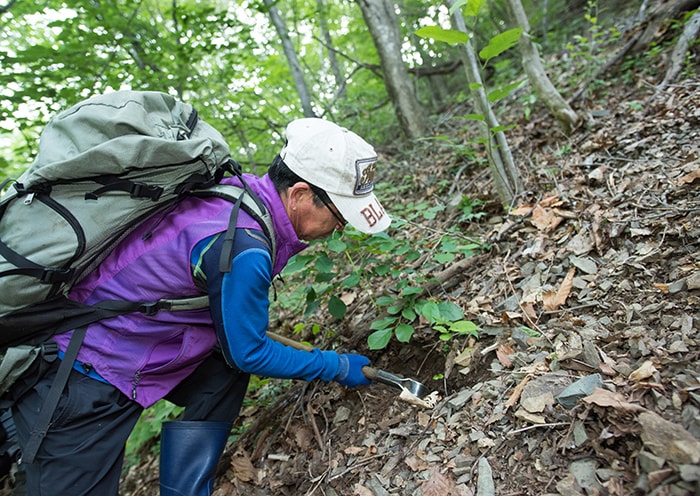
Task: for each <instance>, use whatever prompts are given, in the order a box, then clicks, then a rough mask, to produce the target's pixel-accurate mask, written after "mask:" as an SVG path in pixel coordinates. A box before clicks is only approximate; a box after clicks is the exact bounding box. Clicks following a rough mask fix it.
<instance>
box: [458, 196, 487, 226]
mask: <svg viewBox="0 0 700 496" xmlns="http://www.w3.org/2000/svg"><path fill="white" fill-rule="evenodd" d="M483 204H484V202H483V200H479V199H476V200H473V199H471V198H469V197H468V196H466V195H462V201H461V202H459V205H458V208H459V209H460V210H461V211H462V214H461V215H460V217H459V222H471V221H474V220H478V219H480V218H482V217H483V216H484V215H486V212H476V211H475V210H476V209H477V208H478V207H481V206H483Z"/></svg>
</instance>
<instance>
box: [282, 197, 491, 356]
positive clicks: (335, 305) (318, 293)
mask: <svg viewBox="0 0 700 496" xmlns="http://www.w3.org/2000/svg"><path fill="white" fill-rule="evenodd" d="M481 205H482V202H481V201H479V200H472V199H470V198H468V197H463V198H462V201H461V202H460V204H459V205H458V206H456V211H457V212H458V223H463V222H472V221H475V220H478V219H479V218H480V217H481V216H482V215H484V214H483V212H479V211H478V208H479V207H480V206H481ZM392 215H393V217H394V227H396V229H397V232H401V226H402V225H405V224H407V223H412V224H416V225H420V224H421V223H423V222H427V221H430V220H432V219H435V218H436V217H437V216H440V215H446V206H445V205H439V204H437V205H436V204H431V203H430V202H428V201H415V202H407V203H406V204H405V205H395V210H394V211H392ZM481 249H484V246H483V245H482V244H481V243H479V242H475V241H473V240H469V239H468V238H466V237H465V235H464V233H463V232H461V231H460V230H459V227H458V226H455V227H454V229H453V230H451V231H446V232H441V233H435V235H434V236H433V237H427V238H426V239H424V240H415V239H410V238H400V237H392V236H389V235H388V234H386V233H380V234H376V235H373V236H367V235H364V234H361V233H359V232H357V231H355V230H353V229H351V228H348V229H346V230H345V231H344V233H343V234H342V236H341V235H339V234H337V233H336V234H335V235H334V236H333V237H332V238H331V239H330V240H328V241H327V242H324V243H318V244H315V245H314V246H313V248H312V250H311V251H310V252H307V253H305V254H303V255H302V254H299V255H297V256H295V257H294V258H293V259H292V260H291V261H290V263H289V264H288V266H287V267H286V268H285V270H284V271H283V276H284V277H285V279H289V280H290V283H292V280H294V281H297V282H298V283H297V285H296V289H292V291H291V294H292V295H295V296H293V297H292V298H291V299H290V298H287V297H286V296H287V295H288V294H289V293H285V299H284V300H283V301H278V302H277V303H276V305H279V306H280V307H282V308H285V309H287V310H292V311H300V312H301V311H303V315H304V319H305V320H304V321H305V324H300V325H299V326H297V330H300V329H301V328H302V327H303V326H304V325H314V328H315V329H314V334H316V333H317V332H318V331H319V328H318V325H317V324H310V318H311V317H312V315H313V314H314V313H315V312H317V311H320V310H322V309H323V310H324V311H325V310H327V311H328V312H329V313H330V314H331V315H332V316H333V317H334V318H336V319H338V320H340V319H343V318H345V317H346V316H347V311H348V308H347V306H346V304H345V303H344V301H343V298H342V296H343V295H344V294H351V293H355V294H356V296H357V295H369V296H370V297H371V298H372V300H371V302H372V304H373V305H374V307H375V309H376V311H377V312H378V314H379V315H380V317H379V318H378V319H376V320H375V321H374V322H372V323H371V324H370V330H371V331H372V332H371V333H370V335H369V336H368V338H367V342H368V345H369V347H370V349H374V350H377V349H383V348H385V347H386V346H387V345H388V344H389V342H390V341H391V340H392V339H396V340H397V341H398V342H401V343H407V342H409V341H410V340H411V339H412V337H413V335H414V333H415V332H416V330H418V329H419V328H420V327H425V326H426V325H427V326H429V327H431V328H432V329H434V331H435V339H436V341H440V340H446V339H449V337H451V336H454V335H457V334H466V333H472V334H473V333H475V332H476V329H477V328H476V327H475V325H474V324H473V323H471V322H470V321H468V320H465V319H464V315H463V313H462V311H461V310H460V309H459V308H458V307H457V306H456V305H454V304H453V303H452V302H450V301H447V300H441V299H439V298H436V297H434V296H431V295H430V294H428V293H426V291H425V289H424V288H425V287H426V286H428V285H430V284H431V282H432V281H431V280H430V277H429V276H428V275H426V274H427V273H430V272H431V271H432V270H434V267H435V264H439V265H443V264H449V263H452V262H453V261H454V260H455V259H456V258H457V257H469V256H471V255H472V254H473V253H474V252H476V251H478V250H481ZM421 257H425V258H426V260H429V261H430V264H429V265H427V266H426V267H425V268H423V266H422V264H421V265H419V266H417V267H415V268H414V267H413V264H415V263H416V262H417V261H418V260H419V259H421ZM424 263H425V262H424ZM387 278H388V279H389V280H390V281H391V290H389V291H387V292H385V293H384V294H380V295H376V296H375V295H374V291H373V288H374V287H375V286H376V285H375V283H374V281H375V280H376V279H381V280H382V282H381V286H382V287H384V286H386V279H387ZM308 281H311V283H308ZM290 285H291V286H294V284H293V283H292V284H288V286H290Z"/></svg>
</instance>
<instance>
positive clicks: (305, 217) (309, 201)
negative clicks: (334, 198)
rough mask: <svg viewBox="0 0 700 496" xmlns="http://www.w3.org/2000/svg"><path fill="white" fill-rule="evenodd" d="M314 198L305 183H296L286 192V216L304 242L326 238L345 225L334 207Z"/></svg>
mask: <svg viewBox="0 0 700 496" xmlns="http://www.w3.org/2000/svg"><path fill="white" fill-rule="evenodd" d="M315 197H316V195H315V194H314V193H313V191H312V190H311V188H310V187H309V185H308V184H306V183H297V184H295V185H294V186H292V187H291V188H289V190H288V202H287V214H288V215H289V220H290V221H291V222H292V225H293V226H294V231H295V232H296V234H297V237H298V238H299V239H303V240H304V241H313V240H314V239H322V238H327V237H328V236H330V235H331V234H333V231H336V230H337V231H342V230H343V229H344V228H345V224H347V222H346V221H345V220H344V219H343V217H342V215H340V212H338V209H337V208H336V207H335V205H333V204H331V203H326V204H324V202H322V201H318V200H317V199H316V200H315Z"/></svg>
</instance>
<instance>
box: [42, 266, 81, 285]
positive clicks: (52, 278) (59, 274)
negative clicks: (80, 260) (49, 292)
mask: <svg viewBox="0 0 700 496" xmlns="http://www.w3.org/2000/svg"><path fill="white" fill-rule="evenodd" d="M72 274H73V269H44V271H43V272H42V274H41V277H40V278H39V280H40V281H41V282H42V283H43V284H56V283H57V282H67V281H68V280H69V279H70V277H71V275H72Z"/></svg>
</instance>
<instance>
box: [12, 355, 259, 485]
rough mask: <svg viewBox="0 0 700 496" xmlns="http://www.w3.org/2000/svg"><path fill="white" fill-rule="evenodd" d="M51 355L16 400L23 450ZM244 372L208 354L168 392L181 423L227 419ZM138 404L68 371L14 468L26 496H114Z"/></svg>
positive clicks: (48, 380) (237, 401)
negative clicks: (45, 424)
mask: <svg viewBox="0 0 700 496" xmlns="http://www.w3.org/2000/svg"><path fill="white" fill-rule="evenodd" d="M59 363H60V362H59V361H58V360H57V361H56V362H55V363H54V364H52V365H51V367H50V368H49V371H48V372H47V373H46V374H44V375H43V377H41V378H40V379H39V380H38V382H37V383H36V384H35V385H34V386H33V387H32V388H31V389H29V390H28V391H27V392H26V393H24V394H23V395H22V396H21V397H20V398H18V399H17V401H16V402H15V405H14V407H13V410H12V411H13V418H14V421H15V424H16V426H17V436H18V439H19V444H20V448H21V447H24V446H25V445H26V443H27V441H28V439H29V434H30V432H31V430H32V427H33V426H34V423H35V422H36V418H37V416H38V415H39V411H40V410H41V406H42V404H43V401H44V399H45V398H46V395H47V393H48V391H49V389H50V388H51V384H52V382H53V379H54V377H55V375H56V371H57V369H58V364H59ZM249 378H250V376H249V375H248V374H246V373H243V372H240V371H238V370H235V369H232V368H230V367H229V366H228V365H226V363H225V362H224V360H223V358H222V357H221V355H220V354H214V355H213V356H211V357H210V358H208V359H207V360H206V361H205V362H203V363H202V365H200V366H199V367H198V368H197V370H195V371H194V372H193V373H192V374H191V375H190V376H189V377H187V378H186V379H185V380H183V381H182V382H181V383H180V384H179V385H178V386H177V387H176V388H175V389H174V390H173V391H172V392H171V393H170V394H169V395H168V396H167V399H168V400H169V401H172V402H173V403H175V404H177V405H179V406H184V407H185V411H184V413H183V418H182V420H209V421H219V422H221V421H225V422H231V423H232V422H233V421H234V420H235V418H236V417H237V416H238V412H239V411H240V408H241V404H242V402H243V397H244V395H245V392H246V389H247V386H248V380H249ZM142 410H143V408H142V407H141V406H140V405H139V404H138V403H136V402H134V401H132V400H131V399H129V398H127V397H126V396H125V395H123V394H122V393H121V392H119V391H118V390H117V389H116V388H114V387H113V386H111V385H109V384H105V383H103V382H100V381H97V380H95V379H91V378H89V377H87V376H84V375H83V374H81V373H79V372H76V371H72V372H71V376H70V378H69V380H68V384H67V385H66V388H65V390H64V391H63V395H62V396H61V400H60V402H59V404H58V407H57V408H56V411H55V412H54V415H53V418H52V420H51V426H50V428H49V431H48V433H47V435H46V437H45V438H44V441H43V443H42V445H41V448H40V449H39V453H38V455H37V457H36V460H35V462H34V463H32V464H29V465H26V464H25V465H22V468H23V469H24V471H25V473H26V477H27V492H28V495H29V496H55V495H57V494H60V495H62V496H84V495H85V496H87V495H94V496H109V495H117V494H118V491H119V478H120V474H121V469H122V463H123V458H124V446H125V444H126V440H127V439H128V437H129V435H130V434H131V431H132V429H133V428H134V425H135V424H136V422H137V421H138V419H139V416H140V415H141V412H142Z"/></svg>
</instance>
